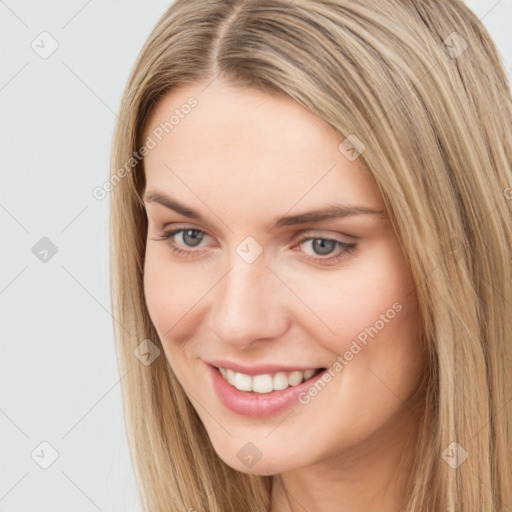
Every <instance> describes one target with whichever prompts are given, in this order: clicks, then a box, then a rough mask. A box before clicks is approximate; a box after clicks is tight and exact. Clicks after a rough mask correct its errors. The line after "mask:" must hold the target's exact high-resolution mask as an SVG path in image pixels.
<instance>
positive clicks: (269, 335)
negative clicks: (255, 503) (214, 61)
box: [144, 79, 426, 512]
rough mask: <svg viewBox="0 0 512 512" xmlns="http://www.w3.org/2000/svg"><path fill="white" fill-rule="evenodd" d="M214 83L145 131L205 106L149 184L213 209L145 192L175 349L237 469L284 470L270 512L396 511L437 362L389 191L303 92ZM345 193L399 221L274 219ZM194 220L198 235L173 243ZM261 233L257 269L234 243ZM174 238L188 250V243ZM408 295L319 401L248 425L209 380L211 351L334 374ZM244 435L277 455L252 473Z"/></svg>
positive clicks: (160, 114) (171, 100)
mask: <svg viewBox="0 0 512 512" xmlns="http://www.w3.org/2000/svg"><path fill="white" fill-rule="evenodd" d="M204 85H205V84H193V85H181V86H180V87H179V88H176V89H173V90H172V91H170V92H169V93H167V95H166V96H165V97H164V98H163V100H162V101H161V102H160V103H159V105H158V106H157V108H156V109H155V110H154V111H153V113H152V116H151V117H150V119H149V121H148V123H147V125H146V131H145V136H147V135H150V134H151V132H152V130H154V129H155V128H156V127H158V125H159V124H160V123H162V122H165V121H166V120H168V118H169V116H170V115H171V114H172V112H173V111H174V110H175V109H176V108H180V106H181V105H183V104H185V103H186V101H187V99H188V98H189V97H190V96H194V97H195V98H196V99H197V101H198V105H197V106H196V107H195V108H193V109H192V111H191V113H190V114H188V115H187V116H184V117H183V119H180V121H179V124H177V125H176V126H175V127H174V128H173V129H172V131H170V132H169V134H168V135H167V136H165V137H163V139H162V141H161V142H159V143H158V144H157V146H156V147H155V148H153V149H152V150H151V151H150V152H149V154H148V155H147V156H146V157H145V164H144V165H145V172H146V192H148V191H150V190H151V191H154V190H157V191H159V192H160V193H162V194H164V195H167V196H171V197H173V198H175V199H177V200H178V201H179V202H180V203H182V204H184V205H186V206H188V207H189V208H191V209H193V210H195V211H198V212H200V213H201V215H202V216H203V217H204V219H205V220H204V221H198V220H196V219H191V218H189V217H188V216H185V215H182V214H179V213H176V212H174V211H173V210H171V209H168V208H166V207H165V206H163V205H161V204H158V203H156V202H153V201H147V200H146V201H145V206H146V211H147V216H148V236H147V247H146V256H145V266H144V291H145V296H146V301H147V306H148V310H149V314H150V316H151V319H152V321H153V323H154V325H155V328H156V330H157V332H158V334H159V337H160V339H161V341H162V344H163V347H164V351H165V356H166V357H167V359H168V361H169V363H170V366H171V368H172V370H173V371H174V373H175V374H176V376H177V378H178V380H179V381H180V383H181V384H182V386H183V388H184V389H185V392H186V393H187V395H188V397H189V398H190V400H191V403H192V404H193V406H194V407H195V409H196V410H197V413H198V415H199V417H200V418H201V420H202V422H203V424H204V426H205V428H206V430H207V432H208V435H209V437H210V439H211V442H212V444H213V446H214V448H215V450H216V452H217V454H218V455H219V457H220V458H221V459H222V460H223V461H224V462H225V463H227V464H228V465H230V466H231V467H233V468H235V469H236V470H238V471H242V472H245V473H255V474H261V475H275V476H274V486H273V492H272V512H285V511H298V510H301V511H302V510H308V511H313V510H314V511H315V512H330V511H336V512H340V511H341V512H348V511H350V512H358V511H361V512H363V511H364V512H369V511H379V512H391V511H399V510H400V509H401V508H402V507H403V506H404V504H405V489H406V479H407V476H408V475H409V474H410V471H411V464H412V456H413V453H412V451H411V449H410V446H411V445H408V444H407V442H408V441H410V442H412V440H414V439H415V436H416V435H417V430H418V427H419V424H420V421H421V420H420V419H419V418H420V415H419V414H418V412H417V410H416V409H415V408H414V407H413V405H414V406H415V405H416V403H415V404H412V402H411V403H409V401H410V398H411V396H412V395H413V393H414V391H415V390H416V389H417V388H418V387H419V386H420V378H421V373H422V371H423V370H424V368H425V364H426V359H425V354H424V351H423V349H422V347H421V345H420V337H419V330H418V325H419V323H418V322H419V320H418V305H417V297H416V293H415V287H414V283H413V280H412V277H411V274H410V272H409V269H408V266H407V265H406V262H405V260H404V256H403V253H402V251H401V248H400V246H399V243H398V240H397V237H396V235H395V233H394V230H393V229H392V227H391V224H390V221H389V217H388V215H387V213H386V211H385V207H384V203H383V200H382V197H381V196H380V194H379V192H378V190H377V188H376V186H375V184H374V182H373V181H372V179H371V178H370V176H369V175H368V174H367V172H366V171H364V170H363V169H362V167H360V165H359V163H358V160H357V159H356V160H355V161H350V160H349V159H347V158H346V156H345V155H344V154H343V153H342V152H341V151H340V150H339V149H338V146H339V144H340V143H341V142H342V141H343V140H344V138H345V137H343V136H342V135H341V134H339V133H338V132H337V131H335V130H334V129H333V128H332V127H331V126H329V125H328V124H327V123H325V122H324V121H323V120H321V119H320V118H319V117H317V116H315V115H314V114H312V113H310V112H309V111H307V110H306V109H305V108H303V107H302V106H300V105H299V104H297V103H296V102H294V101H293V100H292V99H290V98H288V97H286V96H284V95H280V94H268V93H263V92H260V91H257V90H255V89H248V88H239V87H233V86H230V85H228V84H226V83H225V82H223V81H221V80H219V79H217V80H215V81H214V82H213V83H212V84H210V85H209V86H208V87H207V88H206V89H205V90H204V91H203V90H202V89H203V88H204ZM144 140H145V139H144ZM330 203H336V204H344V205H346V204H350V205H357V206H366V207H369V208H375V209H379V210H382V211H383V212H384V213H383V214H381V215H357V216H351V217H345V218H336V219H331V220H326V221H322V222H319V223H311V222H310V223H308V224H301V225H292V226H285V227H280V228H275V229H270V225H271V223H272V222H273V221H274V220H275V219H277V218H279V217H282V216H285V215H292V214H298V213H303V212H307V211H310V210H316V209H320V208H322V207H325V206H326V205H327V204H330ZM180 228H181V229H195V230H200V231H199V232H197V231H195V232H192V236H187V235H186V231H185V232H183V231H182V232H180V233H178V234H176V235H174V237H172V238H171V239H167V240H165V239H161V237H162V235H163V234H164V233H166V232H169V231H171V230H173V229H180ZM201 233H202V234H203V238H202V239H200V238H199V239H198V238H197V237H198V236H200V235H201ZM194 235H195V237H196V238H194ZM247 236H252V237H253V238H254V239H255V240H256V241H257V242H258V244H259V245H260V246H261V248H262V249H263V252H262V254H261V255H260V256H259V257H257V258H256V259H255V261H254V262H252V263H247V262H246V261H245V260H244V259H242V258H241V257H240V256H239V255H238V254H237V252H236V248H237V246H238V244H240V243H241V242H242V241H243V240H244V239H245V238H246V237H247ZM308 237H309V238H310V239H309V240H307V238H308ZM311 238H315V239H321V240H329V239H335V240H337V241H340V242H345V243H356V244H357V245H356V248H355V249H354V251H353V252H352V253H349V252H343V251H344V249H343V248H341V247H340V246H338V245H337V244H331V245H329V243H328V242H327V249H325V250H326V251H327V252H321V247H320V250H319V249H318V246H317V245H314V244H313V241H312V240H311ZM305 239H306V240H305ZM194 240H197V241H198V242H199V245H194ZM304 240H305V241H304ZM171 242H174V244H175V245H176V246H177V247H178V248H180V249H182V250H185V251H190V253H191V254H190V255H189V256H183V255H180V254H176V253H173V251H172V247H171V245H170V244H171ZM317 244H318V242H317ZM324 244H325V242H324ZM340 254H341V255H342V257H341V258H340V259H339V260H337V261H330V262H329V261H328V259H329V258H331V259H332V258H333V256H337V255H340ZM395 303H399V304H400V305H401V310H400V312H399V313H396V315H395V316H394V318H393V319H391V320H389V321H388V322H386V323H385V326H384V327H383V328H381V329H380V330H379V331H378V334H377V335H374V337H373V338H371V337H369V338H368V341H367V345H366V346H364V345H362V344H361V343H359V345H360V346H361V348H362V349H361V351H360V352H358V353H357V355H355V356H354V357H353V359H352V360H351V361H349V362H347V364H346V366H345V367H343V369H342V371H340V372H339V373H337V374H336V377H335V378H333V379H332V380H331V382H329V383H328V385H327V386H325V388H324V389H323V390H322V391H321V392H320V393H318V394H317V395H316V396H315V397H314V398H312V399H311V401H310V402H309V403H308V404H301V403H296V404H294V405H293V406H292V407H291V408H289V409H286V410H285V411H283V412H281V413H278V414H275V415H271V416H268V417H258V418H254V417H247V416H242V415H239V414H236V413H234V412H232V411H230V410H229V409H227V408H226V407H225V406H224V405H223V404H222V402H221V401H220V399H219V398H218V396H217V395H216V393H215V391H214V389H213V388H212V386H211V385H210V378H209V375H208V374H207V372H206V371H205V363H204V361H205V360H213V359H228V360H231V361H237V362H240V363H242V364H247V365H253V364H265V363H281V364H283V365H296V366H302V365H305V366H309V367H312V368H320V367H325V368H328V367H330V366H331V365H332V364H333V363H334V362H335V361H336V360H337V356H338V355H343V354H344V353H345V352H346V351H347V350H349V348H350V346H351V344H352V342H353V341H354V340H355V339H356V337H357V336H358V335H359V334H360V333H361V332H362V331H364V329H365V328H369V327H371V326H374V325H375V324H376V321H377V320H379V319H380V318H382V317H381V315H382V314H383V313H386V311H387V310H389V309H390V308H391V307H392V305H393V304H395ZM420 396H422V395H420ZM247 442H251V443H253V444H254V445H255V446H256V447H257V448H258V450H259V451H260V452H261V454H262V457H261V459H260V460H259V461H258V462H257V463H256V464H255V465H254V466H252V467H251V468H248V467H246V466H245V465H244V464H243V463H242V461H241V460H240V459H239V458H238V457H237V453H238V451H239V450H240V449H241V447H242V446H244V445H245V444H246V443H247ZM285 490H286V492H285Z"/></svg>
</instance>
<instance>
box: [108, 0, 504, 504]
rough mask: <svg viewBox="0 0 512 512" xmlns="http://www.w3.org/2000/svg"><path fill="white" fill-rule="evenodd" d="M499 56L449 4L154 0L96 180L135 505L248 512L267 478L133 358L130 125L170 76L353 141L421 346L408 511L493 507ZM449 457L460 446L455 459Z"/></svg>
mask: <svg viewBox="0 0 512 512" xmlns="http://www.w3.org/2000/svg"><path fill="white" fill-rule="evenodd" d="M503 68H504V66H503V62H502V60H501V59H500V56H499V53H498V51H497V49H496V47H495V44H494V43H493V41H492V40H491V38H490V36H489V34H488V33H487V31H486V30H485V28H484V27H483V26H482V24H481V22H480V21H479V20H478V18H477V17H476V16H475V15H474V13H472V12H471V11H470V10H469V9H468V8H467V7H466V6H465V5H464V4H463V3H462V1H459V0H405V1H396V0H293V1H291V2H290V1H289V0H208V1H204V0H176V1H175V2H174V3H173V4H172V5H171V6H170V8H169V9H168V10H167V12H166V13H165V14H164V15H163V17H162V18H161V20H160V21H159V22H158V24H157V25H156V27H155V28H154V30H153V32H152V33H151V35H150V37H149V39H148V41H147V42H146V43H145V45H144V47H143V49H142V51H141V53H140V55H139V56H138V59H137V61H136V63H135V66H134V68H133V71H132V73H131V76H130V78H129V81H128V84H127V86H126V89H125V91H124V95H123V99H122V104H121V108H120V113H119V117H120V121H119V122H118V124H117V127H116V131H115V134H114V140H113V154H112V162H111V164H112V169H111V178H110V180H109V182H108V184H106V187H105V190H107V191H109V192H110V196H111V279H112V283H111V285H112V307H113V316H114V318H115V320H116V322H115V324H114V325H115V336H116V348H117V351H118V360H119V369H120V373H121V375H122V377H123V379H122V391H123V403H124V411H125V417H126V426H127V434H128V438H129V443H130V450H131V455H132V459H133V461H134V466H135V473H136V477H137V483H138V485H139V490H140V495H141V498H142V502H143V506H144V510H145V511H148V512H149V511H151V512H164V511H165V512H171V511H173V512H174V511H192V510H197V511H198V512H206V511H208V512H230V511H233V512H245V511H261V512H263V511H266V510H268V508H269V503H270V493H271V486H272V477H271V476H259V475H248V474H244V473H240V472H237V471H235V470H233V469H232V468H230V467H229V466H227V465H226V464H225V463H224V462H223V461H221V459H220V458H219V457H218V456H217V454H216V453H215V451H214V450H213V448H212V445H211V443H210V441H209V438H208V435H207V432H206V431H205V429H204V427H203V425H202V423H201V421H200V420H199V417H198V415H197V414H196V412H195V410H194V408H193V407H192V405H191V404H190V402H189V401H188V398H187V397H186V395H185V393H184V391H183V389H182V387H181V385H180V383H179V382H178V380H177V379H176V377H175V375H174V374H173V372H172V371H171V369H170V366H169V364H168V362H167V360H166V358H165V357H164V356H163V355H162V356H160V357H157V358H156V359H155V360H154V361H153V362H152V364H151V365H145V364H142V363H141V362H140V361H139V360H138V358H137V357H136V356H135V354H136V352H135V354H134V351H136V350H137V347H139V345H140V344H141V342H144V340H148V339H149V340H151V342H152V343H154V344H155V345H156V347H159V348H160V349H161V350H162V352H163V349H162V346H161V344H160V341H159V339H158V336H157V334H156V331H155V328H154V326H153V325H152V322H151V320H150V317H149V315H148V311H147V308H146V304H145V300H144V291H143V265H144V253H145V240H146V235H147V231H146V230H147V220H146V216H145V212H144V208H143V205H142V204H141V199H140V198H141V193H142V192H143V189H144V186H145V181H144V169H143V163H144V161H143V158H142V156H141V154H140V152H141V151H139V150H140V149H141V148H142V147H143V146H144V144H145V141H143V140H142V134H143V131H144V129H145V125H146V122H147V119H148V116H149V115H150V113H151V112H152V111H153V109H154V108H155V106H156V105H157V104H158V101H159V100H160V99H161V98H162V96H163V95H164V94H165V93H166V92H168V91H169V90H171V89H172V88H173V87H174V86H176V85H178V84H184V83H189V84H192V83H199V82H203V83H205V84H207V83H208V82H210V81H212V80H214V79H217V78H219V77H222V79H223V80H226V81H228V82H229V83H232V84H234V85H241V86H248V87H256V88H259V89H260V90H263V91H267V92H276V91H277V92H279V93H281V94H284V95H287V96H288V97H291V98H293V99H294V100H296V101H297V102H298V103H299V104H301V105H302V106H304V107H305V108H307V109H308V110H310V111H311V112H313V113H314V114H316V115H318V116H319V117H320V118H322V119H323V120H325V121H327V122H328V123H329V124H330V125H331V126H332V127H333V128H334V129H336V130H337V131H338V132H339V133H340V134H342V135H343V136H344V137H348V136H349V135H355V136H356V137H357V139H359V140H360V141H361V142H363V144H364V151H363V152H362V154H361V155H360V156H359V161H360V162H361V165H363V166H364V167H365V168H367V169H368V171H369V172H370V173H371V175H372V176H373V179H374V181H375V183H376V185H377V186H378V189H379V190H380V192H381V194H382V196H383V199H384V201H385V204H386V207H387V209H388V213H389V216H390V219H391V221H392V223H393V226H394V228H395V231H396V234H397V237H398V240H399V243H400V244H401V247H402V249H403V252H404V255H405V257H406V260H407V262H408V264H409V266H410V269H411V272H412V275H413V277H414V280H415V284H416V287H417V295H418V300H419V305H420V317H421V332H422V337H423V338H424V339H423V341H424V342H425V346H426V347H427V350H428V354H429V365H428V369H427V371H426V375H427V378H426V379H425V386H424V388H425V396H426V400H425V409H424V411H423V416H422V423H421V431H420V433H419V436H418V439H417V446H416V451H415V454H416V462H415V466H414V472H413V473H412V474H411V482H410V486H409V488H408V489H407V492H408V496H410V498H409V502H408V505H407V507H406V509H405V510H407V512H477V511H485V512H506V511H510V508H511V507H512V485H511V480H512V448H511V444H512V443H511V440H512V406H511V405H510V403H509V401H510V400H511V399H512V374H511V370H512V343H511V342H512V339H511V338H512V286H511V284H510V283H512V223H511V218H512V215H511V213H512V212H511V210H512V206H511V205H512V188H511V187H512V135H511V128H512V103H511V93H510V88H509V85H508V83H507V79H506V75H505V72H504V69H503ZM199 101H200V98H199ZM190 115H193V113H191V114H190ZM352 140H355V139H352ZM127 162H129V164H127ZM107 185H108V186H107ZM144 343H148V342H147V341H145V342H144ZM453 443H458V445H454V444H453ZM459 445H460V446H459ZM462 450H464V451H462ZM454 453H455V454H459V456H460V455H461V454H464V455H465V454H466V453H467V455H468V458H467V460H465V461H464V462H463V463H462V464H460V465H457V467H455V465H454V464H449V463H448V459H447V457H450V456H453V454H454Z"/></svg>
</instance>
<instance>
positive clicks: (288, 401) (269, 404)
mask: <svg viewBox="0 0 512 512" xmlns="http://www.w3.org/2000/svg"><path fill="white" fill-rule="evenodd" d="M221 366H222V365H221ZM269 367H270V366H268V367H265V368H269ZM281 368H282V367H281ZM206 369H207V371H208V372H209V373H210V378H211V382H212V385H213V388H214V389H215V391H216V393H217V395H218V397H219V399H220V401H221V402H222V403H223V404H224V406H226V407H227V408H228V409H230V410H231V411H233V412H235V413H237V414H241V415H243V416H251V417H261V416H270V415H272V414H277V413H279V412H282V411H284V410H285V409H287V408H288V407H290V406H291V405H292V404H294V403H295V404H297V402H298V396H299V395H300V393H302V392H304V391H307V389H308V388H309V387H310V386H311V385H312V384H313V382H316V381H317V380H318V379H321V378H322V375H323V373H324V372H325V371H327V370H324V371H323V372H320V373H318V374H316V375H313V377H311V378H309V379H308V380H306V381H304V382H302V383H301V384H299V385H297V386H289V387H287V388H286V389H282V390H279V391H272V392H270V393H254V392H252V391H240V390H239V389H236V388H235V387H234V386H232V385H231V384H229V383H228V382H227V381H226V380H225V379H224V377H223V376H222V375H221V374H220V372H219V370H217V368H215V367H214V366H211V365H210V364H206ZM306 369H308V368H306ZM258 371H260V369H258ZM282 371H284V370H282ZM263 373H266V372H263ZM268 373H272V372H268Z"/></svg>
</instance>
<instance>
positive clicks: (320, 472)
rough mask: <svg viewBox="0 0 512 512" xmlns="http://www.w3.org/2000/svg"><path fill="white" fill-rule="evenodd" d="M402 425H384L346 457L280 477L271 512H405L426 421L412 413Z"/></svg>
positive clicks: (276, 478) (275, 484) (339, 455)
mask: <svg viewBox="0 0 512 512" xmlns="http://www.w3.org/2000/svg"><path fill="white" fill-rule="evenodd" d="M395 421H396V419H395ZM399 425H400V426H399V427H398V428H397V427H396V423H394V424H393V425H391V424H390V425H389V426H388V427H382V429H380V430H379V431H378V432H375V433H374V434H373V435H372V436H371V438H370V439H365V440H364V441H363V442H361V443H359V444H358V445H357V446H353V447H351V448H350V449H349V450H346V451H344V452H343V453H337V454H336V455H333V456H331V457H326V458H324V459H322V460H321V461H318V462H316V463H314V464H312V465H309V466H307V467H304V468H300V469H297V470H293V471H291V472H287V473H283V474H280V475H276V476H274V479H273V486H272V497H271V508H270V512H304V511H306V510H315V512H373V511H375V512H391V511H393V512H399V511H401V510H402V509H403V508H404V507H405V505H406V502H407V497H408V496H407V488H408V484H409V479H410V476H411V472H412V468H413V464H414V447H415V446H414V441H415V440H416V438H417V434H418V430H419V426H420V420H419V419H418V416H417V415H416V414H414V413H412V412H411V411H406V412H404V413H403V418H402V419H401V421H400V423H399Z"/></svg>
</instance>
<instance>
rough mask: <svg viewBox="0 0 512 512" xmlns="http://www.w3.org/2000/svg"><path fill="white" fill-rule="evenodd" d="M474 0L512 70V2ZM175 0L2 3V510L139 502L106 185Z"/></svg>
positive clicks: (132, 506)
mask: <svg viewBox="0 0 512 512" xmlns="http://www.w3.org/2000/svg"><path fill="white" fill-rule="evenodd" d="M467 3H468V5H470V7H471V8H473V9H474V10H475V12H476V13H477V14H478V16H479V17H480V18H481V19H482V21H483V23H484V24H485V26H486V27H487V28H488V29H489V30H490V32H491V35H492V36H493V37H494V39H495V41H496V42H497V44H498V46H499V49H500V51H501V53H502V55H503V57H504V59H505V62H506V66H507V69H508V73H509V77H511V78H512V31H511V30H510V26H512V0H500V1H496V0H479V1H476V0H475V1H468V2H467ZM169 4H170V2H165V1H158V0H149V1H145V2H143V1H142V0H139V1H136V0H124V1H121V0H112V1H109V2H106V1H100V0H89V1H86V0H72V1H69V0H68V1H64V0H52V1H46V2H36V1H34V0H32V1H23V0H6V1H1V0H0V38H1V45H0V62H1V65H0V169H1V181H0V230H1V232H0V236H1V241H0V244H1V245H0V246H1V251H0V256H1V259H0V315H1V316H0V512H7V511H8V512H29V511H37V512H46V511H48V512H50V511H51V512H59V511H66V512H68V511H70V510H73V511H76V512H78V511H84V512H85V511H97V510H100V511H104V512H107V511H138V510H140V504H139V502H138V497H137V493H136V489H135V480H134V475H133V470H132V467H131V463H130V459H129V454H128V448H127V441H126V435H125V431H124V425H123V416H122V403H121V394H120V385H119V382H120V379H121V378H122V376H121V375H119V372H118V369H117V362H116V358H115V350H114V342H113V335H112V318H111V316H110V298H109V293H110V292H109V275H108V198H105V199H103V200H98V199H95V198H94V197H93V195H92V191H93V189H94V188H95V187H97V186H101V185H102V184H103V183H104V182H105V180H106V179H107V178H108V175H109V171H108V166H109V158H110V144H111V138H112V133H113V127H114V122H115V120H116V112H117V110H118V108H119V103H120V99H121V94H122V91H123V88H124V85H125V83H126V80H127V78H128V74H129V72H130V69H131V66H132V64H133V62H134V60H135V57H136V55H137V53H138V51H139V49H140V48H141V46H142V44H143V43H144V41H145V40H146V38H147V37H148V35H149V33H150V31H151V29H152V28H153V26H154V24H155V23H156V22H157V20H158V19H159V18H160V16H161V15H162V14H163V12H164V11H165V9H166V8H167V7H168V5H169ZM44 31H46V32H48V33H49V34H50V35H43V36H40V34H41V33H42V32H44ZM55 41H56V42H55ZM52 44H54V45H55V44H58V48H57V49H56V51H55V52H54V53H53V54H51V55H50V56H47V55H45V54H44V52H49V51H50V50H51V48H52ZM32 45H33V46H34V48H33V47H32ZM43 57H47V58H43ZM41 239H43V240H41ZM55 250H56V251H57V252H55ZM54 253H55V254H54ZM43 442H46V443H49V445H51V447H50V446H48V445H41V443H43ZM53 450H55V451H56V453H58V457H57V458H56V460H55V461H53V458H54V452H53ZM52 462H53V463H52ZM50 463H51V465H50V466H49V467H48V468H47V469H43V468H42V467H41V465H43V466H44V465H48V464H50Z"/></svg>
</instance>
